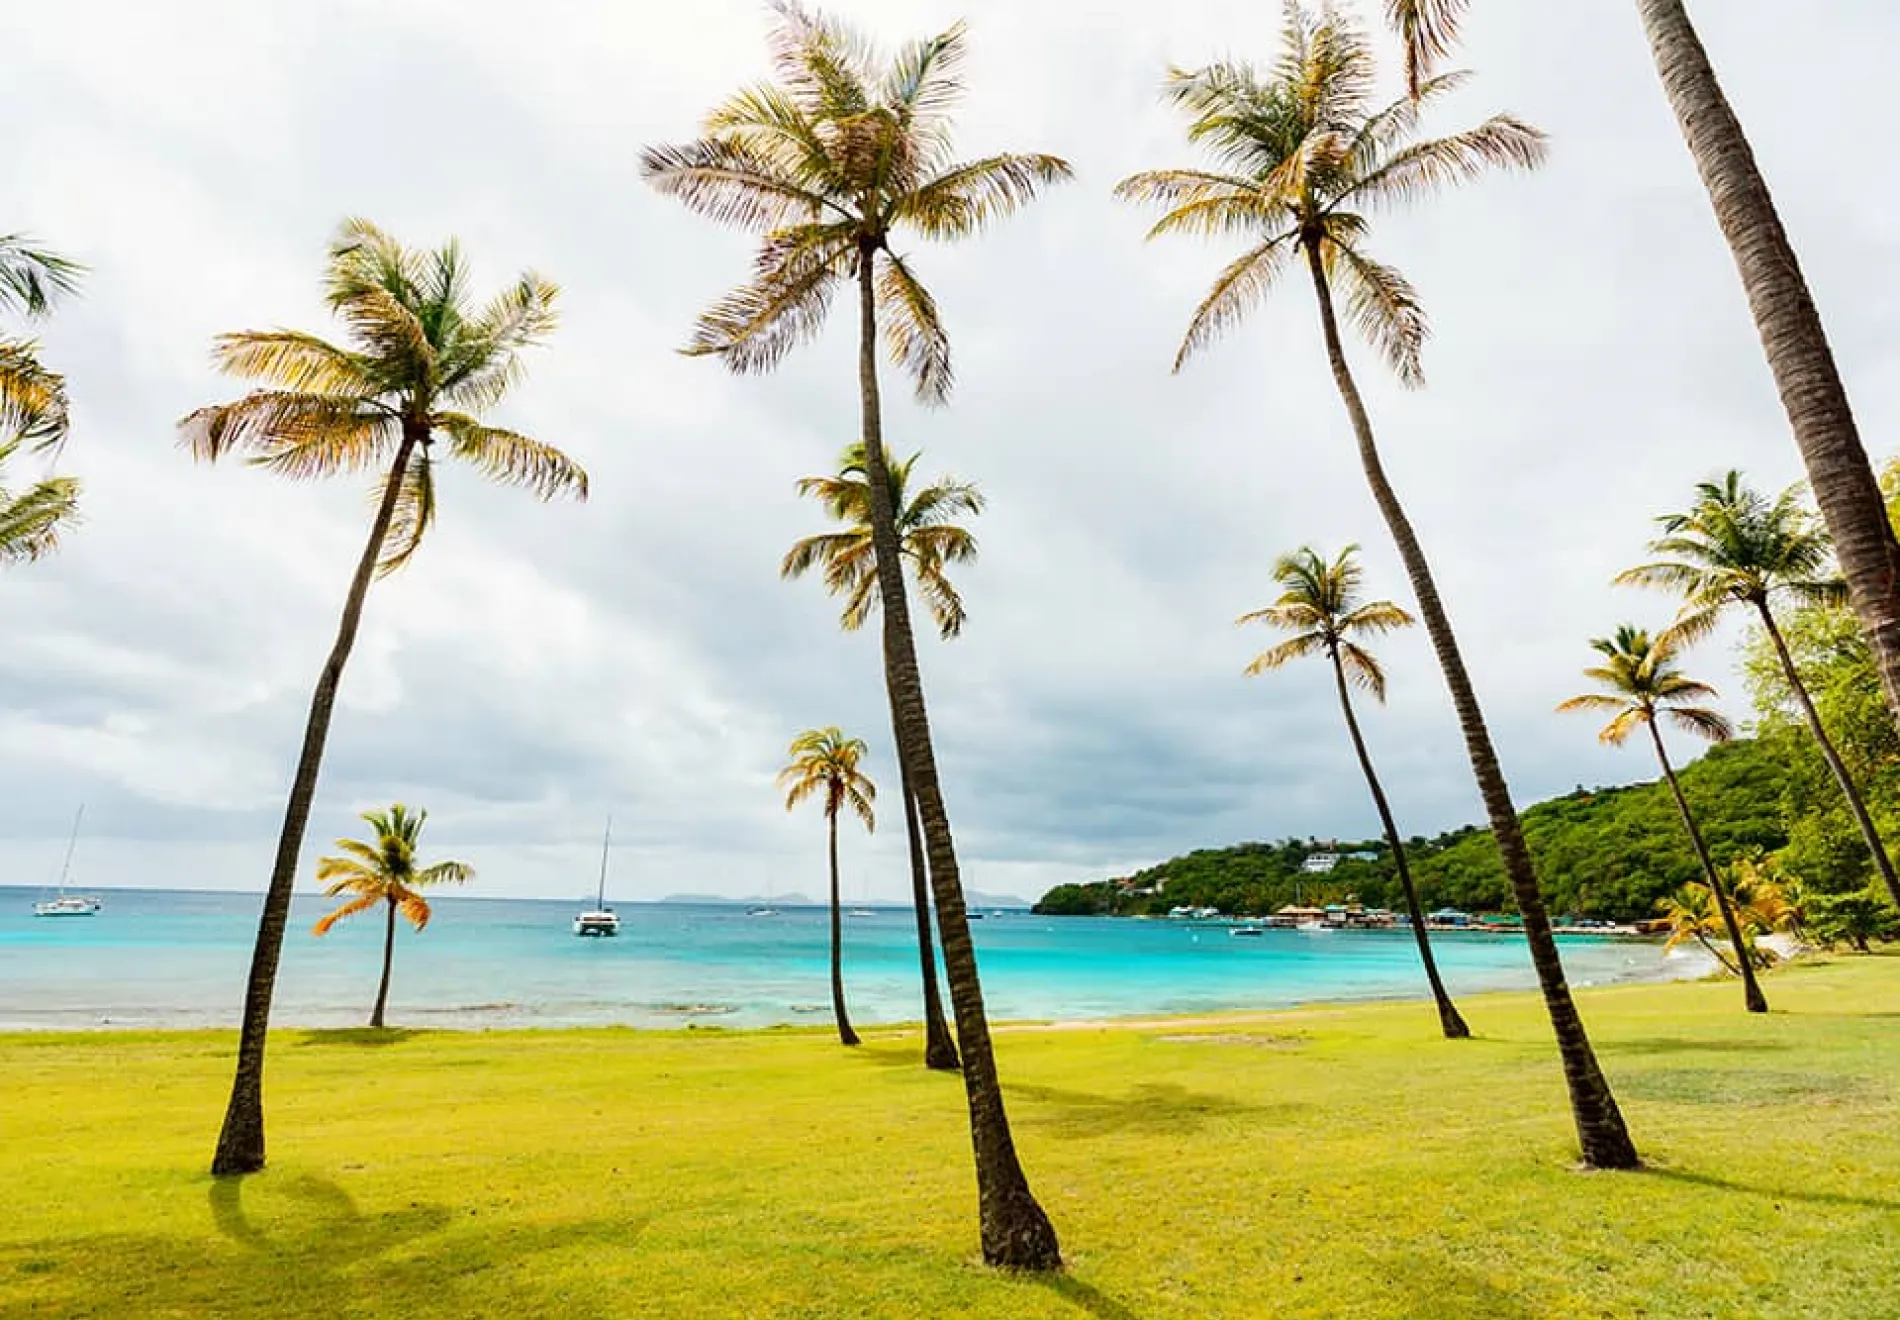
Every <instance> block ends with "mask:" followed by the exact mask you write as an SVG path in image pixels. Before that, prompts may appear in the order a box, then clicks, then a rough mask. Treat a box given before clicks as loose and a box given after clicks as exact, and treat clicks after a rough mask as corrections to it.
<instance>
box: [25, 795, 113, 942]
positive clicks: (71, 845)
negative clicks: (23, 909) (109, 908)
mask: <svg viewBox="0 0 1900 1320" xmlns="http://www.w3.org/2000/svg"><path fill="white" fill-rule="evenodd" d="M85 818H86V807H85V804H84V803H81V804H80V807H79V810H78V812H77V813H75V814H74V816H73V836H72V838H70V839H68V840H67V841H66V860H65V862H63V863H62V864H61V865H60V868H59V896H58V897H57V898H49V899H47V900H45V901H44V902H41V903H35V904H34V905H33V915H34V916H36V917H90V916H92V915H94V914H95V913H97V912H98V911H99V909H100V908H102V907H104V906H105V905H104V904H103V903H101V902H100V901H99V900H98V899H96V898H90V897H87V896H86V895H83V894H69V893H67V892H66V880H67V877H68V876H69V875H70V874H71V873H72V869H73V849H75V848H77V847H78V846H79V822H80V821H82V820H84V819H85Z"/></svg>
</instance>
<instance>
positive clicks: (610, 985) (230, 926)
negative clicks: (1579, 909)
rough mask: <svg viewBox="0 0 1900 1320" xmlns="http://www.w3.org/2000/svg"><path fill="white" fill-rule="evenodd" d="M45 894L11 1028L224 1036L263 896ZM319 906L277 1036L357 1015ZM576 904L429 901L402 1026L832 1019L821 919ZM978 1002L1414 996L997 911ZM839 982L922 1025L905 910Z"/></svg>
mask: <svg viewBox="0 0 1900 1320" xmlns="http://www.w3.org/2000/svg"><path fill="white" fill-rule="evenodd" d="M45 896H46V895H45V894H44V893H43V891H39V890H33V889H25V888H11V889H10V888H4V887H0V1030H33V1029H72V1028H97V1027H118V1028H132V1027H188V1026H234V1025H236V1023H237V1020H238V1014H239V1010H240V1008H241V1006H242V1002H243V994H244V978H245V975H246V972H247V970H248V967H249V962H250V950H251V942H252V939H253V937H254V936H255V933H256V927H257V917H258V912H259V908H260V905H261V903H262V898H261V897H260V896H259V895H255V894H228V893H198V892H183V891H167V890H105V891H102V892H101V893H100V894H99V896H100V897H101V898H103V899H104V901H105V909H104V911H102V912H100V913H99V914H98V915H96V916H91V917H62V918H45V917H36V916H34V915H33V903H34V901H35V900H36V899H39V898H42V897H45ZM328 906H329V905H328V903H327V901H326V900H324V899H323V898H321V897H320V896H316V895H300V896H298V897H297V898H296V899H295V900H294V901H293V903H292V907H291V922H290V929H289V931H288V933H287V934H286V936H285V940H284V953H283V961H282V965H281V968H280V971H279V976H278V982H277V992H276V998H275V1001H274V1007H273V1013H272V1021H273V1022H274V1023H276V1024H278V1025H282V1026H309V1027H316V1026H324V1027H328V1026H349V1025H357V1024H361V1023H362V1022H364V1021H366V1020H367V1018H368V1015H369V1008H370V1004H371V1001H372V1000H373V999H374V997H375V993H376V978H377V974H378V971H379V969H380V959H381V953H382V921H381V914H380V913H377V914H372V915H371V916H368V917H359V918H356V919H354V920H353V921H350V922H345V923H343V924H342V925H340V926H338V927H337V928H336V929H334V930H333V931H332V932H331V933H330V934H328V935H326V936H324V937H323V938H321V939H318V938H316V937H314V936H312V935H311V934H310V927H311V925H312V924H313V923H314V922H315V921H316V920H317V918H318V917H319V916H321V915H322V914H323V913H324V912H325V911H326V910H328ZM583 906H585V905H584V904H577V903H571V902H557V901H539V900H534V901H530V900H510V899H477V898H440V899H437V900H435V917H434V919H433V920H432V921H431V922H430V924H429V926H428V928H427V929H426V930H423V931H421V932H417V931H414V930H412V929H410V928H409V927H408V926H406V925H405V926H403V927H401V928H400V929H399V930H398V932H397V935H396V957H395V973H394V977H393V980H392V984H391V990H390V1005H389V1020H390V1022H391V1023H392V1024H407V1025H413V1026H430V1027H460V1028H481V1027H542V1026H548V1027H552V1026H574V1025H596V1024H607V1023H623V1024H627V1025H632V1026H642V1027H654V1026H682V1025H685V1024H687V1023H693V1024H697V1025H700V1026H714V1025H718V1026H731V1027H757V1026H768V1025H772V1024H776V1023H788V1022H789V1023H799V1022H803V1023H823V1022H826V1021H828V1020H829V1012H830V1007H829V1006H830V992H829V989H828V988H827V980H826V965H827V921H826V913H825V911H824V909H822V908H816V907H787V908H782V909H780V911H779V914H778V915H776V916H748V915H747V914H746V910H745V909H744V908H743V907H736V906H724V905H716V904H687V903H653V904H646V903H629V904H623V905H621V906H620V907H619V913H620V918H621V933H620V935H619V937H618V938H615V939H578V938H576V937H575V936H574V935H573V933H572V928H571V922H572V920H573V917H574V914H575V913H576V912H577V911H578V910H580V908H581V907H583ZM971 929H972V932H973V934H974V937H975V940H976V945H977V958H978V963H979V966H980V969H981V972H982V977H983V990H984V995H985V998H986V1000H987V1003H988V1006H989V1010H990V1014H991V1016H992V1017H995V1018H999V1019H1043V1020H1052V1021H1084V1020H1092V1019H1099V1018H1113V1017H1130V1016H1138V1015H1144V1014H1184V1013H1206V1012H1218V1011H1221V1010H1226V1009H1248V1008H1278V1007H1285V1006H1289V1005H1293V1004H1301V1003H1311V1002H1316V1001H1326V1000H1334V1001H1339V1000H1356V999H1392V998H1420V997H1423V996H1424V994H1425V988H1424V981H1423V976H1422V974H1421V972H1420V970H1419V964H1418V954H1417V951H1416V950H1415V948H1414V947H1413V943H1412V937H1411V935H1410V933H1409V932H1406V931H1403V930H1396V931H1363V932H1346V931H1338V932H1307V931H1269V932H1268V933H1267V934H1265V935H1264V936H1262V937H1260V938H1257V939H1233V938H1230V937H1229V936H1228V934H1227V928H1226V927H1225V926H1222V925H1219V924H1216V923H1212V922H1185V921H1141V920H1128V919H1114V918H1095V917H1038V916H1032V915H1030V914H1029V913H1028V912H1027V911H1022V910H1015V911H986V916H985V919H984V920H982V921H979V922H975V923H973V924H972V928H971ZM844 940H845V955H844V956H845V989H846V994H847V997H848V1001H849V1004H850V1008H851V1013H852V1017H853V1018H854V1019H855V1020H856V1021H858V1022H860V1023H878V1022H903V1021H915V1020H916V1019H917V1018H918V1017H919V1015H920V1011H921V1010H920V1004H919V992H918V988H917V979H918V970H917V945H916V936H915V926H914V924H913V920H912V917H911V915H910V912H909V910H908V909H904V908H876V909H873V911H872V915H869V916H854V917H847V918H846V919H845V933H844ZM1432 940H1433V947H1434V949H1435V950H1436V951H1437V952H1438V958H1439V963H1440V966H1441V969H1442V971H1443V973H1444V976H1445V980H1446V982H1447V983H1448V985H1449V986H1450V988H1451V991H1452V993H1453V994H1454V995H1458V994H1471V993H1475V992H1477V991H1481V990H1500V989H1518V988H1527V987H1530V986H1532V985H1534V984H1535V978H1534V975H1533V973H1532V970H1531V964H1530V956H1529V953H1528V950H1527V949H1526V946H1525V944H1524V941H1523V940H1522V938H1520V937H1516V936H1505V935H1480V934H1451V933H1447V934H1434V935H1433V937H1432ZM1560 943H1561V944H1562V946H1563V953H1564V961H1565V965H1566V967H1567V968H1568V970H1569V973H1570V977H1571V981H1572V983H1573V984H1576V985H1600V984H1604V983H1607V982H1611V981H1627V980H1662V979H1668V978H1671V977H1677V976H1684V975H1697V974H1700V973H1702V972H1704V971H1706V970H1708V967H1707V964H1706V960H1704V959H1702V958H1701V956H1700V955H1697V956H1694V957H1680V958H1679V957H1674V956H1671V957H1668V958H1665V957H1664V955H1663V953H1662V950H1661V948H1660V947H1659V946H1658V945H1656V944H1652V943H1643V942H1629V941H1619V940H1610V939H1602V938H1592V937H1587V936H1583V937H1565V938H1563V939H1562V940H1561V941H1560Z"/></svg>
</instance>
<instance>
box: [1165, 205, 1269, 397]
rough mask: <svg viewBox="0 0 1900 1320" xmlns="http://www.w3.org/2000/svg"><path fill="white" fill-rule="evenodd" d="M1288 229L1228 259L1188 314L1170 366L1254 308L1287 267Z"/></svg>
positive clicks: (1181, 362)
mask: <svg viewBox="0 0 1900 1320" xmlns="http://www.w3.org/2000/svg"><path fill="white" fill-rule="evenodd" d="M1296 237H1297V235H1296V234H1295V233H1293V232H1291V231H1289V232H1288V233H1285V234H1281V235H1279V236H1278V237H1275V238H1270V239H1268V240H1267V241H1266V242H1265V243H1262V244H1261V245H1260V246H1258V247H1256V248H1254V249H1252V250H1251V251H1249V252H1246V253H1243V254H1242V255H1241V256H1240V257H1239V258H1238V259H1236V260H1235V261H1233V262H1231V263H1229V265H1228V266H1227V268H1226V269H1225V270H1223V271H1222V272H1221V273H1220V275H1219V276H1218V277H1217V278H1216V279H1215V280H1214V287H1213V288H1212V289H1210V290H1209V291H1208V293H1207V296H1206V297H1205V298H1203V299H1201V304H1200V306H1198V307H1196V308H1195V309H1194V314H1193V315H1192V316H1191V317H1189V318H1188V328H1187V333H1186V334H1185V335H1184V336H1182V339H1181V347H1180V349H1179V350H1177V351H1176V353H1175V355H1174V369H1175V370H1176V371H1179V370H1181V368H1182V367H1184V366H1186V365H1187V360H1188V358H1189V357H1190V356H1192V355H1193V354H1194V353H1195V352H1196V351H1198V350H1199V349H1202V348H1205V347H1206V346H1207V345H1208V344H1210V343H1212V342H1213V341H1214V340H1216V339H1218V338H1220V337H1221V336H1222V335H1223V334H1225V333H1227V331H1229V330H1231V329H1232V328H1233V327H1234V326H1236V325H1238V324H1239V323H1240V321H1241V319H1242V318H1243V317H1245V316H1246V314H1247V313H1248V312H1250V311H1252V310H1253V309H1254V307H1255V306H1256V305H1257V304H1258V303H1259V302H1260V300H1261V299H1262V298H1264V297H1265V296H1266V293H1267V290H1268V289H1269V288H1271V287H1272V286H1273V281H1274V280H1275V279H1277V278H1279V276H1280V274H1281V272H1283V271H1284V270H1285V269H1286V268H1287V263H1288V261H1289V259H1290V258H1291V256H1292V253H1293V240H1294V239H1295V238H1296Z"/></svg>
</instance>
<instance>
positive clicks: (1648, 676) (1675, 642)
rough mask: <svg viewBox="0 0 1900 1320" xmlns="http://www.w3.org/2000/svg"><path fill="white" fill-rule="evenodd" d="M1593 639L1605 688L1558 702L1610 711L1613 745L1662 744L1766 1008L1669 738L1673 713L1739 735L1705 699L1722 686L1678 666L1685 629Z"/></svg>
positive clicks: (1701, 731) (1699, 729) (1672, 784)
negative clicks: (1637, 736)
mask: <svg viewBox="0 0 1900 1320" xmlns="http://www.w3.org/2000/svg"><path fill="white" fill-rule="evenodd" d="M1590 645H1591V646H1593V647H1595V648H1596V650H1597V651H1598V653H1600V654H1601V655H1602V656H1603V663H1602V664H1600V665H1593V666H1591V667H1590V668H1588V669H1586V670H1584V671H1583V673H1584V677H1586V678H1588V679H1591V680H1593V681H1594V682H1595V683H1596V684H1597V685H1598V686H1599V687H1601V688H1603V689H1604V691H1602V692H1586V693H1584V694H1583V695H1582V696H1576V697H1571V698H1570V699H1569V700H1568V701H1565V702H1562V703H1561V704H1559V705H1558V707H1557V709H1558V710H1560V711H1573V710H1587V711H1596V712H1599V713H1603V714H1607V715H1609V716H1610V722H1609V723H1608V724H1606V725H1604V726H1603V728H1602V729H1601V730H1600V731H1599V732H1598V734H1597V737H1598V738H1599V739H1600V740H1602V741H1603V742H1606V743H1609V744H1610V745H1611V746H1613V747H1621V746H1622V745H1623V743H1624V742H1625V741H1627V740H1628V738H1629V736H1630V735H1631V734H1632V733H1634V732H1636V730H1638V729H1647V730H1648V731H1649V740H1650V743H1651V745H1652V746H1654V747H1655V749H1656V763H1657V764H1658V765H1660V766H1661V767H1662V772H1663V778H1664V779H1665V780H1667V781H1668V783H1669V791H1670V792H1671V793H1672V794H1674V795H1675V799H1676V810H1677V811H1678V812H1680V813H1681V815H1682V827H1683V829H1684V830H1686V831H1688V834H1689V842H1690V843H1691V844H1693V845H1694V847H1695V855H1696V859H1697V860H1698V861H1700V862H1701V863H1702V875H1703V878H1704V880H1705V881H1706V882H1707V884H1708V887H1709V892H1710V893H1711V894H1713V895H1714V896H1715V904H1716V908H1717V909H1718V910H1719V911H1720V913H1721V916H1722V924H1723V926H1724V927H1725V928H1726V929H1727V931H1728V937H1729V942H1730V945H1731V946H1732V947H1733V948H1734V950H1735V963H1736V967H1737V969H1739V971H1740V973H1741V977H1742V993H1743V998H1744V1000H1745V1002H1746V1003H1747V1006H1748V1011H1749V1012H1751V1013H1766V1012H1767V1011H1768V1000H1767V998H1766V997H1765V996H1763V994H1762V992H1761V986H1760V985H1759V984H1758V983H1757V982H1756V980H1755V969H1754V964H1753V962H1752V961H1751V959H1750V957H1749V953H1748V945H1747V943H1746V941H1745V940H1744V939H1743V936H1742V927H1741V923H1740V922H1739V921H1738V920H1737V919H1736V916H1735V908H1734V905H1733V904H1732V903H1730V901H1729V895H1728V890H1727V889H1726V888H1725V887H1724V886H1723V884H1722V877H1721V875H1720V874H1719V873H1718V872H1717V871H1716V869H1715V863H1714V861H1713V860H1711V859H1710V857H1709V848H1708V845H1707V844H1706V843H1705V842H1703V839H1702V831H1701V829H1700V828H1699V827H1698V826H1697V825H1696V820H1695V813H1694V812H1692V811H1690V810H1689V799H1688V798H1687V797H1685V796H1683V792H1682V783H1681V781H1679V780H1678V779H1677V778H1676V771H1675V767H1673V766H1672V765H1670V764H1669V752H1668V750H1667V749H1666V748H1665V747H1664V746H1663V740H1662V727H1661V721H1662V719H1663V717H1665V716H1667V717H1668V718H1669V720H1670V721H1671V722H1672V723H1674V724H1675V726H1676V727H1677V728H1679V729H1683V730H1686V731H1687V732H1689V733H1692V734H1695V735H1696V736H1697V737H1699V738H1706V739H1708V740H1709V741H1710V742H1727V741H1728V740H1729V739H1730V738H1732V737H1734V736H1735V731H1734V729H1733V728H1732V727H1731V726H1730V725H1729V722H1728V720H1727V719H1726V718H1724V717H1723V716H1722V714H1721V713H1720V712H1719V711H1716V710H1713V709H1711V708H1710V707H1708V706H1703V705H1699V704H1697V703H1699V702H1702V701H1706V700H1707V699H1709V698H1710V697H1713V696H1714V695H1715V689H1714V688H1712V687H1710V686H1709V685H1708V684H1707V683H1699V682H1697V681H1696V680H1695V679H1692V678H1689V677H1687V676H1685V675H1684V674H1683V673H1682V672H1681V671H1680V670H1678V669H1677V668H1676V652H1677V650H1678V649H1679V648H1680V647H1681V645H1682V638H1681V634H1679V633H1667V632H1666V633H1663V634H1661V635H1660V636H1657V637H1654V638H1652V637H1651V636H1650V635H1649V634H1648V633H1646V632H1644V631H1643V630H1642V629H1641V628H1632V627H1630V626H1628V625H1627V624H1626V625H1624V626H1623V627H1621V628H1618V629H1617V630H1616V636H1614V637H1599V638H1596V639H1595V640H1593V641H1592V642H1591V643H1590Z"/></svg>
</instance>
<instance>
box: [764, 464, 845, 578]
mask: <svg viewBox="0 0 1900 1320" xmlns="http://www.w3.org/2000/svg"><path fill="white" fill-rule="evenodd" d="M801 484H802V483H801ZM862 544H863V537H862V536H861V535H859V534H858V533H855V532H820V533H819V534H818V535H816V536H807V537H805V538H803V539H802V540H799V541H795V542H793V544H792V548H791V549H790V550H788V551H786V552H785V558H784V560H783V561H781V562H780V564H779V567H778V575H779V576H780V577H782V578H796V577H803V576H804V575H805V574H806V573H809V572H810V571H811V570H812V569H813V568H816V567H819V566H821V565H827V564H833V563H836V562H837V561H838V560H839V559H840V558H842V557H843V556H844V555H845V554H847V553H849V552H851V551H853V550H856V549H858V548H859V547H860V546H861V545H862Z"/></svg>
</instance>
